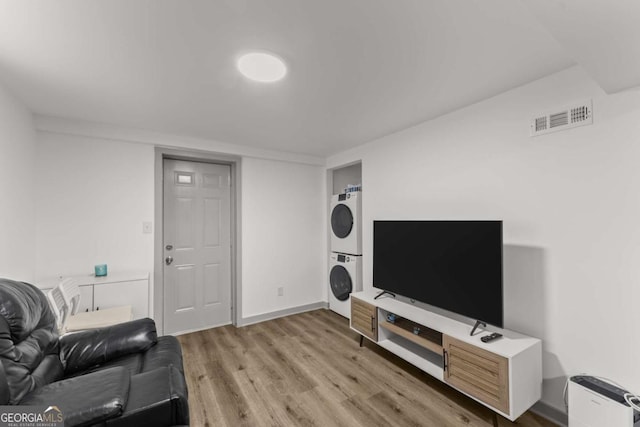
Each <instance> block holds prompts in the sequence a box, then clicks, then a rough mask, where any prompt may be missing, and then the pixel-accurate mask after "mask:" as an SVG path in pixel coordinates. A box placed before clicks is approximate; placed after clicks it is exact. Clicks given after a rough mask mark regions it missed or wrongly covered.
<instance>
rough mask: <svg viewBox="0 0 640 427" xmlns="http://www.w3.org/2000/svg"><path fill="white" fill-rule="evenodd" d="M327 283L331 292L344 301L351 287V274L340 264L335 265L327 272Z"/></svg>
mask: <svg viewBox="0 0 640 427" xmlns="http://www.w3.org/2000/svg"><path fill="white" fill-rule="evenodd" d="M329 284H330V285H331V292H333V295H334V296H335V297H336V299H337V300H338V301H346V300H348V299H349V294H350V293H351V291H352V289H353V285H352V283H351V276H349V272H348V271H347V269H346V268H344V267H343V266H341V265H335V266H334V267H333V268H332V269H331V272H330V273H329Z"/></svg>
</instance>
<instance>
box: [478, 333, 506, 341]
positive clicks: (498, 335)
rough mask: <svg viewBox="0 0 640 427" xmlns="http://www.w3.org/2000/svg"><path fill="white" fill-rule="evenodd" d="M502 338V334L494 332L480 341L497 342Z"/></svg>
mask: <svg viewBox="0 0 640 427" xmlns="http://www.w3.org/2000/svg"><path fill="white" fill-rule="evenodd" d="M501 336H502V334H499V333H497V332H494V333H492V334H490V335H485V336H483V337H482V338H480V340H481V341H482V342H489V341H493V340H497V339H498V338H500V337H501Z"/></svg>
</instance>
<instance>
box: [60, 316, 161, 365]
mask: <svg viewBox="0 0 640 427" xmlns="http://www.w3.org/2000/svg"><path fill="white" fill-rule="evenodd" d="M157 340H158V335H157V333H156V324H155V322H154V321H153V320H151V319H149V318H146V319H139V320H133V321H131V322H125V323H120V324H117V325H114V326H109V327H106V328H98V329H90V330H87V331H82V332H74V333H70V334H66V335H63V336H62V337H60V360H61V361H62V365H63V366H64V371H65V374H67V375H68V374H72V373H74V372H78V371H81V370H84V369H88V368H91V367H93V366H97V365H101V364H103V363H105V362H108V361H109V360H112V359H115V358H118V357H121V356H125V355H127V354H132V353H139V352H143V351H146V350H148V349H149V348H151V346H153V345H154V344H155V343H156V342H157Z"/></svg>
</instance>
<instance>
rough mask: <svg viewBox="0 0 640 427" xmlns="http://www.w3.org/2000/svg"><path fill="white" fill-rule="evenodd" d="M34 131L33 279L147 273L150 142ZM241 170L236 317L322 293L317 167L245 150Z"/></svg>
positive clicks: (150, 241)
mask: <svg viewBox="0 0 640 427" xmlns="http://www.w3.org/2000/svg"><path fill="white" fill-rule="evenodd" d="M38 135H39V147H38V156H37V157H38V172H37V176H38V191H37V199H38V200H37V206H38V216H37V236H38V240H37V250H36V261H37V262H36V266H37V275H38V278H46V277H54V276H58V275H65V274H83V273H86V274H90V273H91V272H92V271H93V266H94V265H95V264H97V263H107V264H108V265H109V270H110V271H116V270H146V271H150V272H152V271H153V234H143V233H142V223H143V222H144V221H153V218H154V181H153V177H154V161H155V160H154V159H155V157H154V147H153V145H152V144H149V143H135V142H127V141H123V140H117V139H105V138H92V137H88V136H80V135H75V136H74V135H63V134H58V133H52V132H45V131H41V132H39V134H38ZM177 148H181V147H177ZM241 171H242V177H241V182H242V193H241V197H242V218H241V220H242V237H241V238H242V241H241V244H242V249H243V252H242V254H243V255H242V297H243V303H242V316H243V317H249V316H253V315H257V314H263V313H268V312H272V311H276V310H281V309H287V308H292V307H296V306H300V305H304V304H308V303H317V302H321V301H326V293H325V294H323V291H324V288H326V286H323V283H324V281H323V280H324V279H323V278H324V277H325V275H326V273H325V272H324V268H323V267H324V265H325V264H324V263H323V261H326V254H325V249H326V243H325V235H326V234H325V233H326V228H324V227H325V212H324V205H323V198H324V194H325V193H324V192H325V187H324V185H325V184H324V177H325V173H324V168H323V167H321V166H318V165H310V164H303V163H296V162H289V161H276V160H266V159H258V158H253V157H243V158H242V167H241ZM155 226H156V227H157V226H158V224H155ZM279 286H283V287H284V296H281V297H278V296H277V287H279ZM150 301H151V302H152V301H153V300H152V299H151V300H150ZM150 306H153V304H152V303H151V304H150Z"/></svg>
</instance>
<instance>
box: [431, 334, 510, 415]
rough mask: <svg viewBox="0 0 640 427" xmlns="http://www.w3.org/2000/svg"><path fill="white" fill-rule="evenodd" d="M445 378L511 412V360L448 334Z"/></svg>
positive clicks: (470, 393)
mask: <svg viewBox="0 0 640 427" xmlns="http://www.w3.org/2000/svg"><path fill="white" fill-rule="evenodd" d="M442 344H443V347H444V350H445V372H444V380H445V381H446V382H447V383H448V384H451V385H452V386H453V387H455V388H457V389H458V390H461V391H464V392H465V393H468V394H469V395H471V396H473V397H475V398H476V399H478V400H481V401H482V402H484V403H486V404H487V405H489V406H491V407H493V408H495V409H497V410H499V411H501V412H503V413H505V414H509V360H508V359H507V358H505V357H502V356H498V355H497V354H494V353H491V352H489V351H487V350H484V349H481V348H479V347H476V346H474V345H471V344H468V343H466V342H463V341H460V340H457V339H455V338H452V337H450V336H448V335H444V336H443V343H442Z"/></svg>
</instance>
